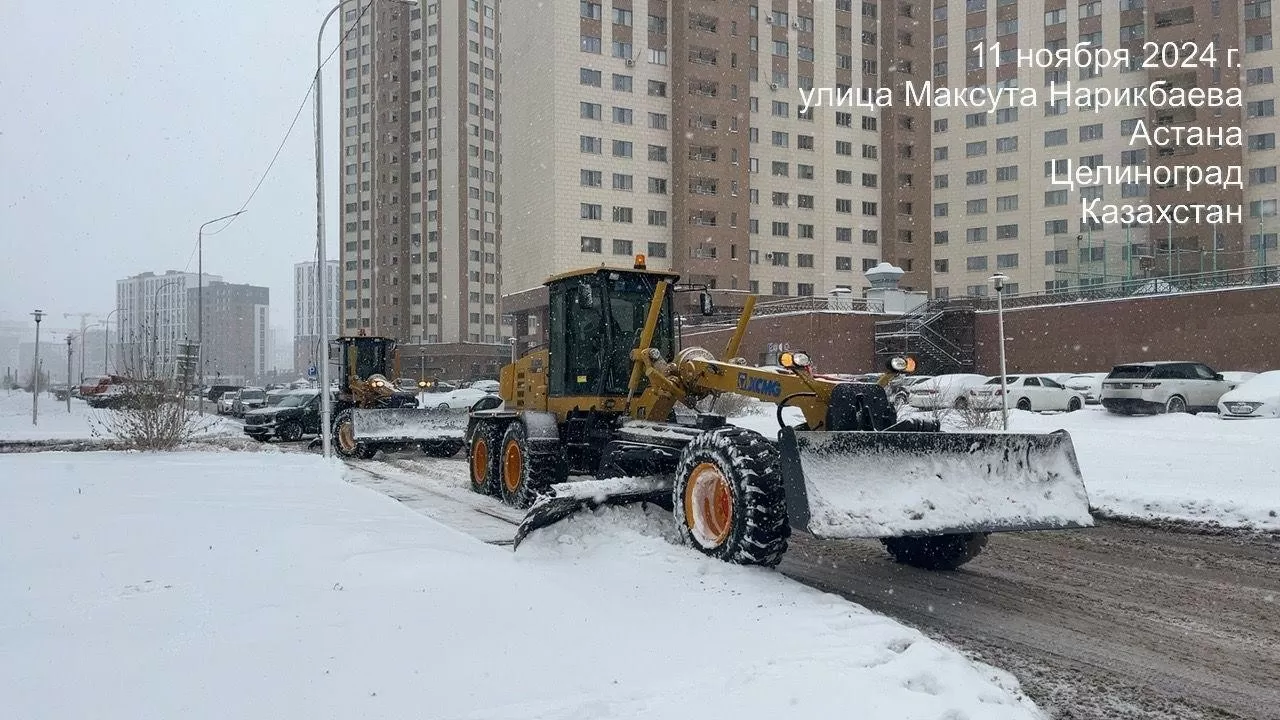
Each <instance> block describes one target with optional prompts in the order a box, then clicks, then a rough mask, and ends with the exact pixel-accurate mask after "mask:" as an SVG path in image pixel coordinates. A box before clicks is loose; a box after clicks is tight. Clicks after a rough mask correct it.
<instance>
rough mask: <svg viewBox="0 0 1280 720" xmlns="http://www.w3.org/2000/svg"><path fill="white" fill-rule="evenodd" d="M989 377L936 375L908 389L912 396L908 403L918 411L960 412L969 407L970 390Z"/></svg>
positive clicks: (962, 374)
mask: <svg viewBox="0 0 1280 720" xmlns="http://www.w3.org/2000/svg"><path fill="white" fill-rule="evenodd" d="M987 377H988V376H987V375H974V374H971V373H957V374H954V375H935V376H934V377H931V378H929V379H928V380H925V381H923V382H918V383H916V384H915V385H912V386H911V387H910V388H908V389H909V391H910V393H911V394H910V395H909V396H908V399H907V402H909V403H911V407H913V408H916V409H917V410H945V409H947V408H956V409H957V410H958V409H961V408H964V407H967V406H968V404H969V388H973V387H977V386H978V385H981V384H983V383H985V382H986V381H987Z"/></svg>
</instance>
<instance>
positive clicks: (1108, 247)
mask: <svg viewBox="0 0 1280 720" xmlns="http://www.w3.org/2000/svg"><path fill="white" fill-rule="evenodd" d="M1042 4H1043V8H1042V7H1041V5H1042ZM1042 4H1041V3H1036V4H1034V7H1031V6H1030V4H1028V3H1015V2H1007V1H1005V0H989V1H988V2H983V1H982V0H935V2H934V9H933V26H934V33H933V34H934V58H933V66H932V71H933V72H932V76H933V77H932V80H933V82H934V83H935V84H937V85H942V84H946V85H947V86H950V87H975V86H995V87H997V88H1035V89H1036V90H1037V92H1038V93H1039V94H1040V100H1041V102H1040V103H1039V107H1019V106H1018V105H1017V104H1009V103H1004V104H1002V105H1001V106H1000V108H999V109H997V110H996V111H995V112H994V113H989V112H986V111H985V110H982V111H974V109H972V108H934V110H933V120H932V122H933V130H934V141H933V151H932V156H933V170H932V172H933V181H932V184H933V206H932V216H933V217H932V219H933V226H934V227H933V270H934V276H933V288H934V294H935V296H936V297H948V296H957V295H975V294H986V293H987V292H988V288H989V282H988V281H987V278H988V277H989V276H990V275H991V274H992V273H994V272H996V271H999V272H1003V273H1005V274H1006V275H1009V276H1010V278H1011V281H1012V283H1013V284H1014V287H1013V288H1012V290H1013V291H1014V292H1042V291H1052V290H1055V289H1062V288H1068V287H1076V286H1080V285H1086V286H1087V285H1095V284H1102V283H1106V282H1110V283H1115V282H1120V281H1124V280H1126V279H1130V278H1140V277H1158V276H1163V275H1168V274H1174V275H1178V274H1184V273H1194V272H1199V271H1200V270H1202V269H1203V270H1206V271H1208V270H1212V269H1213V268H1214V265H1215V263H1216V265H1217V267H1218V268H1228V267H1247V266H1251V265H1253V264H1255V256H1256V255H1258V242H1259V241H1258V238H1257V237H1256V236H1255V235H1251V233H1255V234H1256V233H1257V230H1256V224H1257V222H1258V221H1259V220H1262V221H1263V222H1264V224H1265V221H1266V217H1258V214H1259V213H1262V214H1264V215H1265V216H1267V217H1272V216H1274V215H1275V197H1276V186H1275V182H1276V155H1275V137H1274V130H1275V129H1276V125H1275V116H1274V99H1273V98H1274V95H1275V93H1274V87H1275V86H1274V84H1273V81H1272V69H1271V68H1272V65H1273V63H1274V53H1273V51H1272V50H1271V46H1272V45H1271V28H1270V3H1269V2H1252V3H1249V2H1246V3H1243V4H1241V3H1220V2H1214V1H1212V0H1204V1H1196V2H1192V1H1191V0H1146V2H1143V0H1106V1H1105V2H1103V1H1101V0H1088V1H1085V2H1076V1H1075V0H1071V1H1070V2H1064V1H1063V0H1050V1H1049V2H1045V3H1042ZM1029 11H1030V12H1029ZM1211 40H1212V41H1216V43H1217V47H1218V55H1219V57H1220V58H1221V59H1220V60H1219V63H1218V66H1217V68H1216V69H1215V68H1213V67H1209V66H1207V65H1202V66H1201V67H1198V68H1194V69H1190V68H1182V67H1175V68H1170V69H1165V68H1163V67H1159V68H1143V67H1138V66H1132V67H1112V66H1109V67H1100V68H1088V67H1076V66H1072V67H1048V68H1046V67H1040V66H1032V65H1031V64H1029V63H1023V64H1021V66H1020V64H1019V63H1018V62H1017V61H1016V49H1017V48H1023V49H1049V50H1051V51H1052V50H1058V49H1063V48H1072V47H1074V46H1075V45H1076V44H1077V43H1081V42H1083V43H1088V44H1090V45H1091V46H1092V47H1095V48H1106V49H1108V50H1113V51H1114V50H1118V49H1120V48H1127V49H1129V50H1130V52H1131V56H1132V57H1133V58H1134V59H1135V60H1136V61H1137V63H1143V62H1144V61H1145V59H1146V55H1147V54H1148V53H1147V52H1144V44H1145V43H1148V42H1155V43H1160V44H1161V45H1162V46H1163V45H1164V44H1165V43H1169V42H1172V43H1176V44H1178V45H1179V46H1182V44H1183V43H1187V42H1190V41H1194V42H1197V43H1200V44H1201V45H1202V46H1203V45H1204V44H1205V43H1207V42H1209V41H1211ZM980 42H981V43H987V44H988V45H989V44H990V43H992V42H999V43H1000V47H1001V49H1002V50H1003V52H1002V53H1001V56H1000V57H998V58H997V62H995V63H992V62H990V60H991V59H992V58H988V62H987V63H985V65H984V66H983V67H977V64H976V63H977V58H976V55H975V53H974V52H973V47H974V45H975V44H977V43H980ZM1228 47H1231V48H1238V49H1239V55H1238V58H1239V60H1240V63H1239V64H1240V67H1238V68H1228V67H1225V65H1226V63H1225V58H1226V54H1225V48H1228ZM993 65H994V67H993ZM1157 80H1167V81H1169V82H1170V83H1171V84H1172V85H1174V86H1180V87H1201V88H1205V87H1212V86H1217V87H1241V88H1242V89H1243V95H1244V107H1243V108H1239V107H1223V108H1219V109H1216V110H1215V109H1209V108H1190V107H1185V108H1179V109H1170V108H1155V107H1152V108H1148V107H1140V106H1129V107H1125V106H1118V107H1117V106H1111V107H1103V106H1099V107H1097V108H1094V107H1086V106H1080V105H1079V104H1077V103H1076V102H1075V101H1074V100H1072V101H1067V100H1064V99H1061V98H1058V99H1056V100H1051V97H1050V93H1049V84H1050V82H1055V83H1057V84H1058V85H1059V86H1061V85H1062V84H1063V83H1066V82H1070V83H1071V86H1072V88H1073V91H1075V90H1079V89H1081V88H1086V89H1091V90H1097V89H1099V88H1110V89H1123V88H1137V87H1146V86H1149V85H1150V84H1151V83H1153V82H1155V81H1157ZM1139 121H1141V122H1142V123H1144V124H1145V127H1146V128H1147V129H1148V130H1150V129H1151V128H1153V127H1155V126H1157V125H1201V126H1209V127H1230V126H1241V127H1242V128H1243V137H1244V138H1245V143H1244V147H1230V146H1221V147H1192V146H1185V147H1178V148H1169V147H1165V148H1157V147H1148V146H1147V145H1146V143H1144V142H1138V143H1133V144H1131V142H1130V141H1131V139H1132V136H1133V134H1134V130H1135V127H1136V126H1137V123H1138V122H1139ZM1068 160H1069V161H1070V162H1071V163H1072V164H1075V165H1094V166H1103V165H1108V166H1121V167H1123V166H1139V165H1151V166H1159V165H1201V166H1209V165H1223V166H1226V165H1240V166H1242V179H1243V180H1244V181H1245V183H1246V185H1245V187H1244V188H1243V191H1241V189H1239V188H1237V189H1236V190H1235V191H1234V192H1232V191H1230V190H1223V189H1221V188H1213V187H1201V188H1199V189H1197V190H1195V191H1193V192H1188V191H1187V189H1186V187H1185V186H1175V187H1165V188H1162V187H1156V186H1150V185H1148V184H1139V183H1123V184H1110V185H1106V184H1097V185H1094V186H1089V187H1083V188H1072V187H1070V186H1068V185H1064V184H1061V183H1057V184H1055V183H1054V182H1053V178H1052V177H1051V173H1052V172H1053V169H1054V168H1055V167H1058V168H1063V167H1065V163H1066V162H1067V161H1068ZM1055 164H1056V165H1055ZM1093 198H1098V199H1100V200H1101V201H1102V202H1104V203H1126V204H1127V203H1133V204H1138V203H1153V204H1158V205H1159V204H1182V203H1212V204H1217V203H1222V204H1231V205H1235V204H1243V205H1244V207H1245V216H1246V220H1245V223H1244V224H1243V225H1239V224H1235V225H1220V226H1217V227H1214V226H1210V225H1182V226H1180V225H1176V224H1174V223H1168V222H1165V223H1159V224H1155V225H1151V226H1145V225H1134V226H1130V227H1125V226H1123V225H1121V224H1113V225H1110V226H1106V225H1101V224H1095V223H1090V222H1086V219H1085V218H1083V217H1082V214H1081V212H1080V209H1081V201H1082V200H1089V199H1093ZM1250 214H1252V215H1253V219H1252V220H1249V216H1250ZM1274 222H1275V221H1274V220H1272V223H1273V225H1274ZM1215 231H1216V232H1217V242H1216V251H1215V242H1214V232H1215ZM1270 233H1271V237H1270V240H1269V242H1270V243H1271V245H1272V247H1274V242H1275V240H1274V233H1275V229H1274V227H1273V229H1272V230H1271V231H1270ZM1251 248H1252V250H1251Z"/></svg>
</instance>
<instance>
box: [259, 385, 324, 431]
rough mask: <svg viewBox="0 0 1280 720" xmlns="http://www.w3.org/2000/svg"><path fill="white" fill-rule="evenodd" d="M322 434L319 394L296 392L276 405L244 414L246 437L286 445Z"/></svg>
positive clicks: (308, 391) (311, 391) (304, 391)
mask: <svg viewBox="0 0 1280 720" xmlns="http://www.w3.org/2000/svg"><path fill="white" fill-rule="evenodd" d="M319 433H320V391H319V390H295V391H293V392H291V393H289V394H287V395H285V396H284V398H283V399H282V400H281V401H280V402H279V403H277V404H275V405H271V406H269V407H264V408H259V409H257V410H249V411H248V412H246V413H245V414H244V434H245V435H248V436H249V437H251V438H253V439H254V440H260V441H262V442H266V441H268V440H270V439H271V438H273V437H274V438H277V439H279V440H283V441H293V440H298V439H300V438H301V437H302V436H303V435H318V434H319Z"/></svg>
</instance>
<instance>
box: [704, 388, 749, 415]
mask: <svg viewBox="0 0 1280 720" xmlns="http://www.w3.org/2000/svg"><path fill="white" fill-rule="evenodd" d="M755 405H756V401H755V400H754V399H753V398H749V397H747V396H746V395H739V394H738V393H731V392H726V393H720V394H719V395H712V396H709V397H705V398H703V399H702V400H701V401H699V402H698V410H699V411H700V412H705V413H714V414H716V415H723V416H724V417H738V416H740V415H745V414H746V413H747V412H749V411H750V410H751V408H752V407H754V406H755Z"/></svg>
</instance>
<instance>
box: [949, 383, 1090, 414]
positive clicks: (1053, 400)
mask: <svg viewBox="0 0 1280 720" xmlns="http://www.w3.org/2000/svg"><path fill="white" fill-rule="evenodd" d="M1005 391H1007V392H1008V393H1009V395H1008V402H1009V407H1011V408H1017V409H1018V410H1030V411H1032V412H1038V411H1041V410H1065V411H1067V412H1075V411H1076V410H1079V409H1080V408H1082V407H1084V396H1083V395H1081V394H1080V393H1077V392H1076V391H1074V390H1071V389H1069V388H1067V387H1066V386H1064V385H1062V384H1061V383H1059V382H1058V381H1057V380H1054V379H1053V378H1052V377H1050V376H1048V375H1005V376H1004V388H1001V387H1000V376H999V375H997V376H995V377H993V378H991V379H990V380H988V381H987V382H986V383H985V384H983V385H980V386H978V387H976V388H970V389H969V407H972V408H976V409H979V410H999V409H1000V407H1001V393H1002V392H1005Z"/></svg>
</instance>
